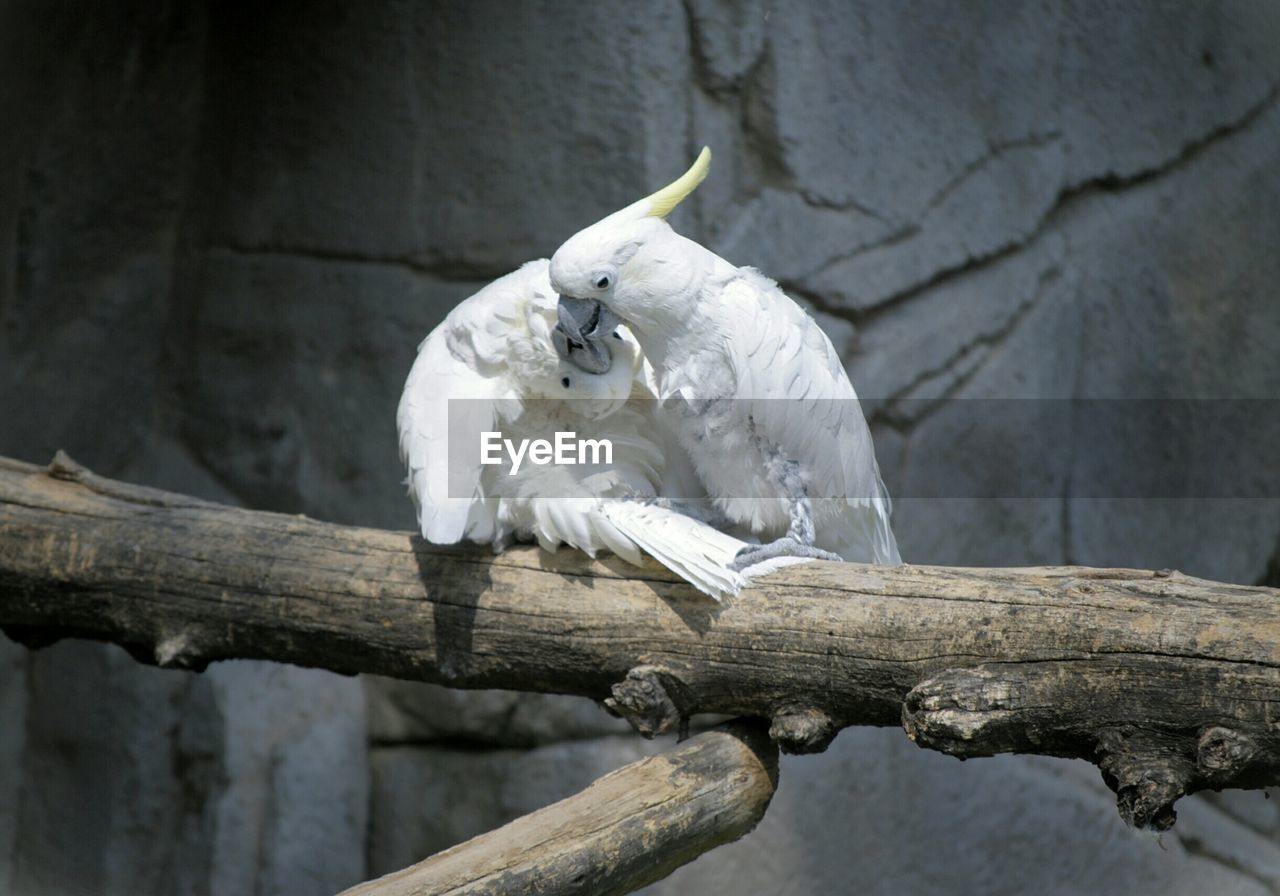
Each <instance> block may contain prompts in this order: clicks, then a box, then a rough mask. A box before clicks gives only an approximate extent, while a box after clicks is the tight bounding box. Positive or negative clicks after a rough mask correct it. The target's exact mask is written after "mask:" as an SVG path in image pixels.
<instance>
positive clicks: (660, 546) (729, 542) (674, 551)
mask: <svg viewBox="0 0 1280 896" xmlns="http://www.w3.org/2000/svg"><path fill="white" fill-rule="evenodd" d="M600 513H602V514H603V515H604V516H605V517H606V519H608V521H609V522H610V523H612V524H613V526H614V527H616V529H617V530H618V531H619V532H621V533H622V534H623V535H625V536H626V537H627V538H630V539H631V540H632V541H634V542H635V543H636V544H638V545H639V546H640V548H641V549H642V550H643V551H644V552H645V553H646V554H648V555H649V556H651V557H653V559H655V560H657V561H658V562H659V563H661V564H662V565H663V566H665V567H666V568H667V569H669V570H671V571H672V572H674V573H675V574H676V575H678V576H680V577H681V578H682V579H684V580H685V581H686V582H688V583H689V584H690V585H692V586H693V587H695V588H697V589H698V590H699V591H701V592H702V593H703V594H706V595H709V596H710V597H713V598H715V599H716V600H720V599H721V598H722V597H724V596H725V595H726V594H729V595H733V594H737V593H738V590H739V589H740V588H742V587H743V586H744V585H745V584H746V583H747V581H748V579H747V578H746V577H744V576H743V575H742V574H741V573H738V572H735V571H734V570H732V569H729V563H730V562H732V560H733V558H734V557H735V556H737V553H738V551H739V550H741V549H742V548H744V547H746V546H747V543H746V542H744V541H739V540H738V539H737V538H734V537H733V536H732V535H727V534H725V533H724V532H721V531H720V530H718V529H714V528H712V527H711V526H708V525H707V524H706V523H704V522H702V521H701V520H696V519H693V518H692V517H689V516H685V515H684V514H682V513H680V512H678V511H675V510H670V509H668V508H665V507H661V506H658V505H654V504H642V503H639V502H637V501H610V502H606V503H605V504H603V505H602V506H601V509H600Z"/></svg>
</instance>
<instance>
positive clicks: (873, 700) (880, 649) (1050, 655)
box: [0, 459, 1280, 828]
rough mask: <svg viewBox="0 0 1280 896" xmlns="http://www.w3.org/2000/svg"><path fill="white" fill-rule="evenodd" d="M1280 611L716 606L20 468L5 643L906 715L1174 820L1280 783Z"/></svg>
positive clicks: (802, 729)
mask: <svg viewBox="0 0 1280 896" xmlns="http://www.w3.org/2000/svg"><path fill="white" fill-rule="evenodd" d="M1278 596H1280V593H1278V592H1277V591H1275V590H1274V589H1266V588H1250V587H1242V586H1235V585H1224V584H1219V583H1216V582H1208V581H1203V580H1200V579H1194V578H1191V577H1188V576H1183V575H1181V574H1179V573H1176V572H1169V571H1160V572H1144V571H1139V570H1124V569H1111V570H1099V569H1083V568H1046V569H960V568H957V569H951V568H942V567H914V566H903V567H897V568H884V567H870V566H859V565H853V564H829V563H814V564H807V565H803V566H797V567H790V568H788V569H786V570H783V571H782V572H779V573H777V574H775V575H773V576H770V577H769V578H767V579H766V580H764V581H762V582H761V583H759V584H758V585H757V586H754V587H752V588H750V589H748V590H746V591H744V592H743V593H742V594H741V595H739V596H738V597H737V598H736V599H733V600H730V601H727V602H726V603H724V604H723V605H720V604H716V603H714V602H712V601H710V600H708V599H706V598H704V597H702V596H700V595H698V594H697V593H695V592H693V591H692V590H691V589H689V588H688V587H686V586H685V585H683V584H682V583H679V582H677V581H675V580H674V579H673V577H672V576H671V575H669V574H668V573H666V572H665V571H664V570H662V569H660V568H658V567H657V566H649V567H646V568H644V569H642V570H638V571H637V570H635V569H634V568H631V567H628V566H626V565H625V564H623V563H621V562H618V561H613V560H607V561H605V562H603V563H596V562H592V561H590V560H588V559H586V558H585V557H583V556H581V555H579V554H577V553H575V552H571V551H561V552H560V553H558V554H556V555H554V556H553V555H548V554H546V553H543V552H541V551H538V550H536V549H517V550H512V551H508V552H507V553H505V554H502V555H500V556H498V557H492V556H489V555H488V554H487V553H484V552H480V551H475V550H453V549H445V548H439V547H435V546H432V545H428V544H425V543H423V542H422V541H421V540H420V539H418V538H416V537H414V536H411V535H410V534H408V533H404V532H384V531H378V530H372V529H359V528H349V527H343V526H334V525H329V524H325V523H321V522H316V521H314V520H310V519H306V518H304V517H296V516H283V515H280V514H271V513H262V512H255V511H248V510H239V509H235V508H230V507H223V506H219V505H214V504H208V503H204V502H201V501H197V500H194V499H191V498H184V497H181V496H178V495H172V494H168V493H164V492H157V491H154V490H150V489H141V488H137V487H133V486H128V485H124V484H122V483H116V482H111V481H108V480H103V479H100V478H98V477H95V476H93V475H92V474H90V473H88V472H86V471H84V470H83V469H81V468H79V467H76V466H75V465H73V464H71V463H70V462H68V461H66V460H65V459H61V460H58V461H55V463H54V465H53V466H52V467H51V468H50V469H49V470H47V471H46V470H45V469H44V468H37V467H33V466H30V465H27V464H20V463H17V462H13V461H7V462H4V463H3V464H2V465H0V625H3V626H4V627H5V630H6V631H7V632H8V633H9V634H10V635H11V636H12V637H15V638H17V639H18V640H21V641H23V642H24V643H28V644H31V645H39V644H41V643H46V642H48V641H50V640H54V639H56V638H58V637H66V636H79V637H89V638H98V639H102V640H107V641H113V642H115V643H118V644H121V645H123V646H125V647H126V648H127V649H129V650H130V651H131V652H132V653H133V654H134V656H136V657H138V658H139V659H140V660H142V661H144V662H151V663H156V664H159V665H163V666H177V667H181V668H192V669H199V668H202V667H203V666H204V665H206V664H207V663H209V662H212V661H214V660H219V659H226V658H231V657H247V658H259V659H271V660H277V661H280V662H289V663H297V664H300V665H308V666H321V667H324V668H328V669H333V670H337V671H340V672H348V673H356V672H376V673H381V674H386V675H395V676H400V677H402V678H410V679H421V680H424V681H434V682H439V683H443V684H447V685H452V686H454V687H466V688H490V687H492V688H513V689H517V690H526V691H546V692H556V693H564V694H579V695H583V696H586V697H591V698H593V699H596V700H601V701H607V702H608V704H609V706H610V707H611V708H612V709H613V710H614V711H616V712H618V713H620V714H623V715H625V716H627V717H628V718H629V719H630V720H631V721H632V722H633V724H635V725H636V727H637V728H639V729H640V730H642V731H644V732H646V733H649V734H653V733H658V732H661V731H666V730H670V729H671V728H673V727H674V726H676V725H678V724H679V723H680V722H681V721H682V720H683V719H685V718H687V717H688V716H689V715H690V714H691V713H695V712H719V713H728V714H732V715H747V716H759V717H763V718H768V719H770V720H771V722H772V725H771V734H772V735H773V736H774V738H775V740H777V741H778V742H779V744H780V745H781V746H782V747H783V748H784V749H789V750H793V751H806V750H814V749H821V748H822V747H824V746H825V745H826V743H827V742H829V740H830V739H831V737H832V736H833V735H834V734H835V732H836V731H838V730H839V729H840V728H842V727H844V726H847V725H852V724H872V725H896V724H903V725H904V726H905V728H906V731H907V733H908V735H909V736H910V737H912V738H913V739H914V740H915V741H916V742H917V743H919V744H921V745H923V746H927V747H932V748H934V749H938V750H942V751H944V752H947V753H950V754H953V755H956V756H961V757H968V756H987V755H991V754H994V753H999V752H1024V753H1041V754H1045V755H1053V756H1070V757H1081V758H1085V759H1088V760H1090V761H1091V762H1094V763H1095V764H1097V765H1098V766H1099V767H1100V768H1101V769H1102V772H1103V775H1104V778H1105V779H1106V780H1107V781H1108V783H1109V784H1110V785H1111V786H1112V787H1113V789H1115V790H1116V792H1117V794H1118V796H1119V803H1120V808H1121V811H1122V813H1123V814H1124V816H1125V817H1126V819H1128V820H1129V821H1131V822H1133V823H1135V824H1138V825H1142V826H1154V827H1157V828H1163V827H1167V826H1168V825H1169V824H1171V823H1172V821H1173V817H1174V816H1173V811H1172V808H1171V807H1172V803H1173V801H1174V800H1175V799H1177V797H1178V796H1180V795H1182V794H1183V793H1189V792H1191V791H1194V790H1199V789H1203V788H1222V787H1261V786H1266V785H1271V784H1280V615H1278V614H1277V610H1280V603H1277V597H1278Z"/></svg>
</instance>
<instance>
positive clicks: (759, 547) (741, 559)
mask: <svg viewBox="0 0 1280 896" xmlns="http://www.w3.org/2000/svg"><path fill="white" fill-rule="evenodd" d="M777 557H806V558H809V559H811V560H833V561H835V562H836V563H843V562H844V558H843V557H841V556H840V555H839V554H833V553H831V552H830V551H824V550H822V548H815V547H814V546H813V545H811V544H804V543H802V542H800V541H798V540H797V539H795V538H792V537H791V536H790V535H784V536H782V537H781V538H779V539H778V540H777V541H771V542H769V543H768V544H751V545H747V546H746V547H745V548H743V549H742V550H740V551H738V554H737V556H735V557H734V558H733V560H732V561H731V562H730V563H729V568H730V569H732V570H733V571H734V572H742V571H743V570H745V569H747V568H748V567H751V566H755V565H756V564H757V563H763V562H764V561H766V560H773V559H775V558H777Z"/></svg>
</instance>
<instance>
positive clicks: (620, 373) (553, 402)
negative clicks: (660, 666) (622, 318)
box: [396, 259, 746, 598]
mask: <svg viewBox="0 0 1280 896" xmlns="http://www.w3.org/2000/svg"><path fill="white" fill-rule="evenodd" d="M547 269H548V263H547V261H546V260H545V259H544V260H540V261H532V262H529V263H527V264H526V265H524V266H523V267H521V268H520V269H519V270H517V271H515V272H513V273H511V274H508V275H507V276H505V277H502V278H500V279H498V280H496V281H494V282H493V283H491V284H489V285H488V286H486V287H485V288H484V289H482V290H480V291H479V292H478V293H476V294H475V295H473V296H471V297H470V298H468V299H466V300H465V301H463V302H462V303H460V304H459V305H458V306H457V307H456V308H454V309H453V311H451V312H450V313H449V315H448V316H447V317H446V318H445V320H444V321H443V322H442V323H441V324H440V325H439V326H438V327H436V328H435V329H434V330H433V331H432V332H431V334H430V335H429V336H427V338H426V339H425V340H423V342H422V344H421V345H420V346H419V349H418V357H417V360H416V361H415V362H414V364H413V368H412V370H411V371H410V373H409V377H408V380H407V381H406V383H405V387H404V393H403V395H402V396H401V399H400V407H399V410H398V411H397V414H396V424H397V428H398V429H399V434H400V455H401V459H402V461H403V462H404V463H405V464H406V465H407V467H408V478H407V483H408V486H409V494H410V496H411V497H412V498H413V501H414V504H415V505H416V507H417V511H418V522H419V525H420V527H421V530H422V535H423V537H424V538H426V539H427V540H428V541H431V542H434V543H437V544H455V543H457V542H460V541H464V540H469V541H474V542H480V543H488V544H491V545H492V546H493V547H494V549H495V550H502V549H503V548H505V547H507V546H508V545H509V544H511V543H512V542H513V541H535V540H536V541H537V542H538V543H539V544H540V545H541V546H542V547H543V548H545V549H546V550H555V549H556V547H557V546H558V545H560V544H567V545H569V546H571V547H575V548H579V549H581V550H583V551H585V552H586V553H587V554H590V555H591V556H593V557H594V556H595V555H596V553H597V552H599V551H602V550H608V551H612V552H613V553H615V554H617V555H618V556H620V557H622V558H623V559H625V560H627V561H628V562H631V563H636V564H638V563H640V562H641V558H640V550H641V549H643V550H644V551H646V552H647V553H649V554H650V555H651V556H653V557H654V558H655V559H657V560H658V561H659V562H661V563H662V564H664V565H665V566H667V567H668V568H670V569H671V570H672V571H673V572H676V573H677V574H679V575H681V576H682V577H683V578H685V579H686V580H687V581H689V582H690V583H691V584H693V585H694V586H696V587H697V588H699V589H700V590H702V591H703V592H704V593H706V594H709V595H711V596H713V597H717V598H719V597H721V596H722V595H724V594H731V593H736V591H737V590H738V589H739V587H741V586H742V585H743V584H744V583H745V582H746V579H744V578H743V577H742V576H741V575H739V574H738V573H737V572H735V571H733V570H731V569H729V568H728V567H729V565H730V564H731V563H732V561H733V558H734V556H735V555H736V554H737V553H738V551H739V550H740V549H741V548H742V547H743V546H744V545H745V542H742V541H740V540H738V539H736V538H733V537H731V536H729V535H727V534H724V533H722V532H719V531H717V530H715V529H714V528H712V527H710V526H708V525H706V524H705V523H703V522H700V521H698V520H694V519H690V518H689V517H687V516H685V515H682V514H680V513H676V512H674V511H671V510H669V509H668V508H666V507H664V506H662V504H660V503H658V502H656V501H654V500H646V499H654V498H656V496H659V495H662V494H663V493H664V492H665V491H678V492H681V493H687V492H688V490H689V489H690V488H691V487H692V486H690V484H689V483H691V482H695V483H696V477H694V476H693V475H692V467H691V466H690V465H689V463H688V460H687V459H686V458H683V457H681V456H680V455H679V448H678V447H677V445H676V443H675V441H674V439H672V438H670V434H669V432H667V431H664V430H663V429H662V428H661V427H660V426H659V425H657V424H656V423H655V420H654V419H653V408H654V402H653V401H652V400H651V395H650V394H649V393H647V392H646V391H645V390H644V378H643V376H640V373H641V370H642V362H641V356H640V351H639V347H638V346H637V344H636V342H635V339H634V337H632V335H631V334H630V333H629V332H627V331H626V330H625V329H615V330H613V331H611V332H610V333H609V334H608V335H607V336H603V337H602V339H601V340H598V341H597V342H596V343H593V344H592V345H591V346H588V347H584V346H581V345H572V346H571V345H569V344H568V342H567V340H566V339H565V338H564V334H563V332H557V331H556V317H557V296H556V294H555V292H554V291H553V290H552V289H551V283H550V280H549V279H548V277H547ZM562 354H563V355H567V356H569V357H570V358H572V359H573V361H574V363H570V362H569V361H566V360H565V358H564V357H562ZM583 368H591V369H583ZM593 371H595V372H593ZM633 393H634V394H633ZM485 433H500V434H501V439H505V440H507V442H509V443H510V447H508V446H507V444H506V443H505V442H502V441H501V440H500V439H495V438H493V437H492V436H490V437H489V445H490V446H491V448H492V449H493V450H490V451H489V452H488V459H489V460H490V461H493V460H495V459H496V460H497V461H498V462H497V463H488V464H483V463H481V459H482V457H483V456H484V452H482V450H481V449H482V441H483V440H484V438H485V437H484V434H485ZM557 433H566V434H568V433H573V434H574V436H573V437H572V439H573V441H568V442H567V443H566V444H568V445H569V446H570V447H576V440H577V439H582V440H586V439H593V440H596V441H597V442H599V441H601V440H605V439H607V440H608V441H609V442H610V444H611V447H612V458H611V461H612V462H608V461H607V460H606V459H605V458H604V457H603V456H602V455H601V453H600V452H599V450H598V449H597V450H586V451H585V452H583V453H584V454H585V457H583V456H577V457H575V456H573V455H569V457H568V458H567V459H572V460H575V461H583V462H574V463H554V462H553V463H538V462H535V460H534V458H533V452H534V450H535V449H533V448H530V447H528V446H530V445H532V444H534V443H535V442H536V440H546V441H547V442H548V443H550V444H552V445H554V444H555V439H556V434H557ZM522 444H523V445H524V446H526V448H527V451H526V452H525V453H523V454H519V456H518V457H517V456H515V455H516V454H518V446H520V445H522ZM513 449H514V450H513Z"/></svg>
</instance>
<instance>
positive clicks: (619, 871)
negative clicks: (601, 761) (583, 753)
mask: <svg viewBox="0 0 1280 896" xmlns="http://www.w3.org/2000/svg"><path fill="white" fill-rule="evenodd" d="M777 784H778V753H777V749H776V748H775V747H774V745H773V743H772V742H771V741H770V740H769V737H768V734H767V733H766V731H765V728H764V726H763V725H762V724H752V723H748V722H744V721H738V722H732V723H729V724H727V725H724V726H721V727H720V728H716V729H713V730H711V731H707V732H704V733H702V734H699V735H697V736H696V737H693V738H691V739H690V740H687V741H685V742H684V743H682V744H680V745H679V746H677V747H676V748H675V749H673V750H670V751H668V752H667V753H663V754H661V755H658V756H650V757H648V758H647V759H641V760H640V761H639V762H633V763H631V764H630V765H627V766H624V767H622V768H620V769H618V770H617V771H615V772H611V773H610V774H608V775H605V776H604V777H603V778H600V779H599V780H597V781H595V782H593V783H592V784H591V786H589V787H588V788H587V789H586V790H584V791H582V792H581V793H578V794H575V795H574V796H571V797H569V798H568V799H565V800H561V801H560V802H558V803H553V804H552V805H550V806H547V807H546V808H545V809H539V810H538V811H537V812H533V813H530V814H529V815H525V816H524V817H522V818H518V819H516V820H515V821H513V822H511V823H510V824H508V825H505V826H504V827H501V828H498V829H497V830H495V831H490V832H489V833H487V834H482V835H480V836H479V837H475V838H473V839H471V840H468V841H467V842H465V843H461V844H459V845H457V846H455V847H453V848H451V849H447V850H445V851H444V852H442V853H439V854H437V855H434V856H432V857H431V858H429V859H426V860H425V861H422V862H419V863H418V864H417V865H413V866H411V867H409V868H406V869H404V870H403V871H397V872H395V873H393V874H388V875H386V876H385V877H381V878H378V879H377V880H372V881H369V882H368V883H364V884H361V885H360V886H358V887H353V888H352V889H350V890H347V891H345V892H344V893H343V894H342V896H444V894H449V896H480V894H503V893H535V892H536V893H564V894H569V893H583V894H611V893H630V892H632V891H633V890H638V889H640V888H641V887H643V886H645V885H647V884H651V883H653V882H654V881H656V880H660V879H662V878H663V877H666V876H667V875H668V874H670V873H671V872H672V871H674V870H675V869H676V868H678V867H680V866H681V865H683V864H685V863H687V862H691V861H693V860H694V859H696V858H697V857H698V856H700V855H701V854H702V853H704V852H706V851H707V850H709V849H713V848H714V847H716V846H720V845H722V844H725V843H730V842H732V841H734V840H737V839H738V838H739V837H741V836H742V835H743V834H745V833H747V832H748V831H750V830H751V829H752V828H754V827H755V826H756V825H757V824H758V823H759V822H760V819H761V818H763V817H764V812H765V809H766V808H768V805H769V800H771V799H772V798H773V792H774V790H775V789H776V788H777Z"/></svg>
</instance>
